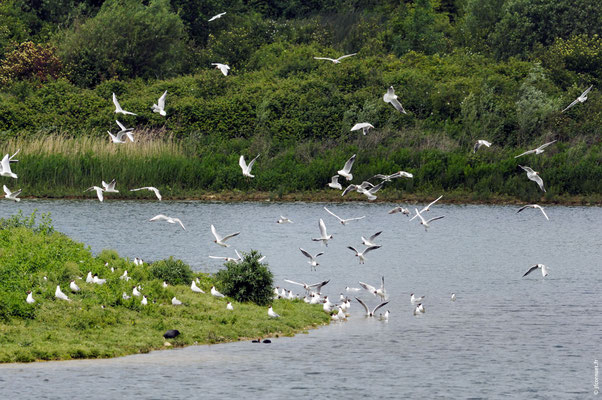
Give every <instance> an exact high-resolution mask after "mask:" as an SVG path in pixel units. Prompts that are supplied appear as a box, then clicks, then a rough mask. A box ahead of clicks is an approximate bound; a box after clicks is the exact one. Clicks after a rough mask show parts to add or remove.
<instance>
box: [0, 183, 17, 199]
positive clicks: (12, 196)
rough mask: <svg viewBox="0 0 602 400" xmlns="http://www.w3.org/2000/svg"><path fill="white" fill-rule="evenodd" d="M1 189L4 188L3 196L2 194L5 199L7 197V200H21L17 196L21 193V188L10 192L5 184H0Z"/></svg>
mask: <svg viewBox="0 0 602 400" xmlns="http://www.w3.org/2000/svg"><path fill="white" fill-rule="evenodd" d="M2 189H4V193H5V196H4V198H5V199H9V200H12V201H17V202H18V201H21V199H20V198H18V197H17V196H19V195H20V194H21V190H22V189H19V190H17V191H16V192H11V191H10V190H9V189H8V188H7V187H6V185H2Z"/></svg>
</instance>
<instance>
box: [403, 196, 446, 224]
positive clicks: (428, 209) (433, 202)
mask: <svg viewBox="0 0 602 400" xmlns="http://www.w3.org/2000/svg"><path fill="white" fill-rule="evenodd" d="M442 197H443V195H441V196H439V197H437V198H436V199H435V200H433V201H432V202H430V203H429V204H428V205H427V206H426V207H423V208H422V210H420V214H422V213H423V212H426V211H430V210H431V206H432V205H433V204H435V203H436V202H438V201H439V200H441V198H442ZM417 216H418V215H414V216H413V217H412V218H410V221H413V220H414V218H416V217H417Z"/></svg>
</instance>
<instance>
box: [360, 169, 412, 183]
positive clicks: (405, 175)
mask: <svg viewBox="0 0 602 400" xmlns="http://www.w3.org/2000/svg"><path fill="white" fill-rule="evenodd" d="M413 177H414V175H412V174H411V173H409V172H406V171H397V172H395V173H394V174H391V175H384V174H376V175H374V176H373V177H372V178H370V179H373V178H376V179H382V181H383V182H391V179H396V178H409V179H411V178H413Z"/></svg>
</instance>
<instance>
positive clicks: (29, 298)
mask: <svg viewBox="0 0 602 400" xmlns="http://www.w3.org/2000/svg"><path fill="white" fill-rule="evenodd" d="M25 301H26V302H27V304H33V303H35V302H36V301H35V300H34V298H33V294H32V293H31V290H28V291H27V298H26V299H25Z"/></svg>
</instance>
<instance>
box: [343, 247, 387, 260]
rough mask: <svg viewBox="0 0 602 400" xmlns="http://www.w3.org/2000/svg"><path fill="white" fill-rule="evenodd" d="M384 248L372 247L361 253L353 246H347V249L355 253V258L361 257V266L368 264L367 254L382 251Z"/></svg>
mask: <svg viewBox="0 0 602 400" xmlns="http://www.w3.org/2000/svg"><path fill="white" fill-rule="evenodd" d="M381 247H382V246H370V247H368V248H366V249H364V251H362V252H361V253H360V252H359V251H357V250H356V249H355V247H353V246H347V248H348V249H349V250H351V251H353V252H355V256H356V257H359V260H360V264H364V263H365V262H366V254H367V253H368V252H370V251H372V250H376V249H380V248H381Z"/></svg>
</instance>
